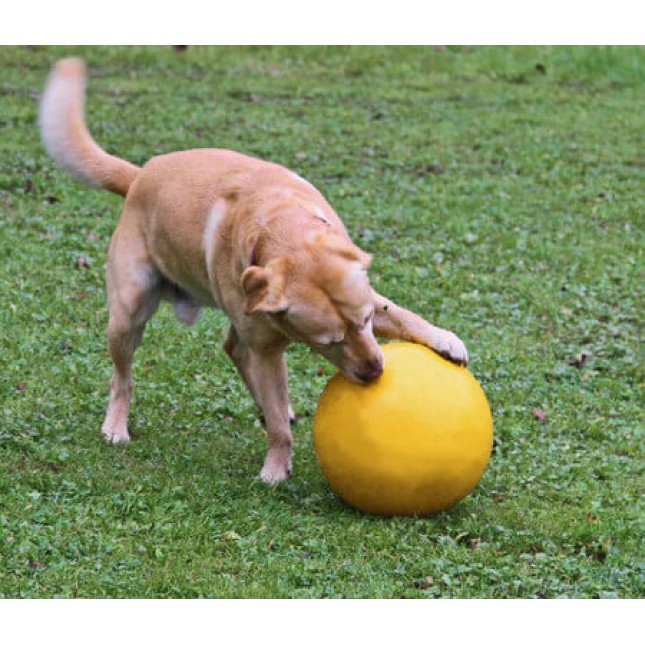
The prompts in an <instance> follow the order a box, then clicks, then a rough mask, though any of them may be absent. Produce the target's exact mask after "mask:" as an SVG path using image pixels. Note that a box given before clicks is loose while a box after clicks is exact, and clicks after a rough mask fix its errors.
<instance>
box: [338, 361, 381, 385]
mask: <svg viewBox="0 0 645 645" xmlns="http://www.w3.org/2000/svg"><path fill="white" fill-rule="evenodd" d="M382 373H383V362H382V361H377V360H375V361H370V362H369V363H367V364H366V365H364V366H362V367H361V369H360V370H355V371H352V372H345V375H346V376H347V377H348V378H350V379H351V380H352V381H354V382H355V383H359V384H360V385H368V384H369V383H373V382H374V381H376V380H378V379H379V377H380V376H381V374H382Z"/></svg>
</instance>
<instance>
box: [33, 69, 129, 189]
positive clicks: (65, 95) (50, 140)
mask: <svg viewBox="0 0 645 645" xmlns="http://www.w3.org/2000/svg"><path fill="white" fill-rule="evenodd" d="M38 124H39V126H40V135H41V137H42V140H43V143H44V145H45V149H46V150H47V152H48V153H49V155H50V156H51V157H52V158H53V160H54V161H55V162H56V163H57V164H58V165H59V166H61V167H62V168H64V169H65V170H67V171H68V172H69V173H71V174H72V175H73V176H74V177H76V178H77V179H80V180H81V181H83V182H85V183H86V184H89V185H90V186H96V187H99V188H105V189H107V190H109V191H111V192H113V193H117V194H118V195H123V196H125V195H126V194H127V192H128V189H129V188H130V185H131V184H132V182H133V181H134V180H135V178H136V176H137V175H138V174H139V171H140V168H139V167H138V166H135V165H133V164H131V163H129V162H127V161H124V160H123V159H119V158H118V157H113V156H112V155H109V154H108V153H107V152H105V151H104V150H102V149H101V148H99V146H98V145H97V144H96V143H95V142H94V140H93V139H92V136H91V135H90V133H89V132H88V130H87V126H86V125H85V65H84V63H83V61H82V60H81V59H79V58H65V59H63V60H61V61H59V62H58V63H56V65H54V67H53V69H52V71H51V73H50V75H49V78H48V79H47V84H46V85H45V91H44V93H43V97H42V100H41V102H40V116H39V119H38Z"/></svg>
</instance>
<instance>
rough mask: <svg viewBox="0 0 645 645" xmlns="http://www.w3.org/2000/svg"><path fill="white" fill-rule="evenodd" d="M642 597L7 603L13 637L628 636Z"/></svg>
mask: <svg viewBox="0 0 645 645" xmlns="http://www.w3.org/2000/svg"><path fill="white" fill-rule="evenodd" d="M643 604H644V603H643V601H639V600H606V601H597V600H552V601H549V600H543V601H540V600H509V601H504V600H498V601H487V600H461V601H458V600H395V601H387V600H346V601H343V600H338V601H336V600H320V601H306V600H303V601H295V600H294V601H288V600H266V601H264V600H157V601H154V600H139V601H127V600H105V601H100V600H96V601H92V600H75V601H74V600H72V601H65V600H51V601H47V600H33V601H28V600H25V601H0V616H1V617H2V632H3V636H4V637H5V638H6V639H7V642H20V643H28V644H29V643H32V642H33V643H45V642H46V643H48V644H51V645H57V644H58V643H61V644H64V645H76V644H77V643H78V644H79V645H87V643H92V645H103V644H105V645H114V644H115V643H124V644H126V643H154V644H155V645H163V644H165V643H169V644H172V645H177V644H178V643H190V645H194V644H199V643H202V642H208V643H212V642H217V643H228V642H231V643H242V644H244V643H248V642H251V643H262V644H263V645H270V644H272V643H277V644H279V645H291V644H292V643H293V644H296V643H297V644H298V645H302V643H303V642H305V643H307V642H316V643H319V642H329V641H330V639H333V642H334V643H368V644H370V645H373V644H375V643H388V645H391V644H392V643H396V644H399V645H407V644H408V643H409V644H412V643H444V642H446V643H455V644H461V643H469V644H474V643H476V644H477V645H482V644H487V643H495V645H505V644H506V643H509V644H512V645H517V643H522V645H533V644H535V645H544V644H545V643H585V645H595V644H596V643H597V644H598V645H606V643H627V642H631V641H632V640H633V639H634V637H635V636H634V635H635V634H638V633H640V632H641V631H642V630H641V629H640V623H641V620H640V617H641V616H642V614H643Z"/></svg>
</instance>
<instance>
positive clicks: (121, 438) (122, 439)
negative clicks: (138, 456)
mask: <svg viewBox="0 0 645 645" xmlns="http://www.w3.org/2000/svg"><path fill="white" fill-rule="evenodd" d="M101 434H102V435H103V439H105V441H106V442H107V443H110V444H117V443H121V444H126V443H129V442H130V435H129V434H128V431H127V430H126V431H125V432H123V431H122V430H121V431H115V430H113V429H108V428H103V430H102V432H101Z"/></svg>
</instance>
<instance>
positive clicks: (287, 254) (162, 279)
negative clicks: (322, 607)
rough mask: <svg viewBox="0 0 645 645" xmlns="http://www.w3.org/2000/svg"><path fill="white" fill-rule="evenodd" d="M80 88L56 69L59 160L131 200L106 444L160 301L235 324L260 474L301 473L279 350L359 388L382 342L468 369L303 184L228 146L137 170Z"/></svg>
mask: <svg viewBox="0 0 645 645" xmlns="http://www.w3.org/2000/svg"><path fill="white" fill-rule="evenodd" d="M85 82H86V73H85V65H84V63H83V61H82V60H80V59H78V58H67V59H63V60H61V61H59V62H58V63H56V64H55V65H54V67H53V68H52V71H51V73H50V75H49V78H48V80H47V83H46V86H45V90H44V93H43V96H42V99H41V104H40V114H39V127H40V132H41V137H42V140H43V144H44V146H45V149H46V150H47V152H48V153H49V155H50V156H51V157H52V159H53V160H54V161H55V162H56V163H57V164H58V165H59V166H60V167H62V168H63V169H65V170H66V171H68V172H69V173H71V174H72V175H73V176H75V177H76V178H78V179H80V180H81V181H83V182H84V183H86V184H89V185H90V186H94V187H99V188H104V189H107V190H108V191H111V192H113V193H116V194H118V195H121V196H123V197H124V198H125V204H124V208H123V213H122V216H121V219H120V221H119V223H118V225H117V227H116V229H115V231H114V234H113V236H112V239H111V242H110V249H109V257H108V264H107V296H108V309H109V324H108V344H109V352H110V356H111V358H112V362H113V372H112V378H111V383H110V398H109V403H108V408H107V413H106V416H105V422H104V423H103V428H102V433H103V436H104V437H105V439H106V440H107V441H108V442H110V443H125V442H127V441H129V439H130V436H129V434H128V411H129V407H130V400H131V397H132V391H133V387H134V382H133V378H132V362H133V357H134V353H135V350H136V349H137V346H138V345H139V343H140V342H141V338H142V335H143V331H144V327H145V325H146V322H147V321H148V320H149V319H150V317H151V316H152V315H153V314H154V313H155V311H156V309H157V307H158V306H159V304H160V302H161V301H162V300H165V301H169V302H171V303H172V304H173V305H174V310H175V313H176V315H177V317H178V318H179V319H180V320H181V321H183V322H185V323H188V324H192V323H194V322H195V321H196V320H197V317H198V316H199V313H200V310H201V309H202V308H203V307H217V308H220V309H222V310H223V311H224V312H225V313H226V314H227V315H228V317H229V318H230V322H231V325H230V328H229V330H228V337H227V338H226V340H225V342H224V345H223V347H224V349H225V351H226V352H227V354H228V355H229V356H230V358H231V359H232V361H233V363H234V364H235V366H236V367H237V369H238V371H239V373H240V375H241V376H242V379H243V380H244V382H245V384H246V386H247V388H248V390H249V392H250V393H251V395H252V396H253V398H254V400H255V402H256V403H257V405H258V407H259V408H260V410H261V412H262V414H263V416H264V420H265V423H266V430H267V437H268V450H267V454H266V458H265V460H264V465H263V467H262V469H261V471H260V478H261V479H262V480H263V481H264V482H266V483H268V484H277V483H278V482H281V481H283V480H284V479H286V478H287V477H288V476H289V475H290V474H291V470H292V455H291V452H292V450H291V448H292V443H293V438H292V434H291V428H290V422H291V421H293V420H294V414H293V410H292V409H291V406H290V404H289V395H288V389H287V364H286V360H285V356H284V352H285V350H286V348H287V346H288V345H289V344H290V343H293V342H300V343H305V344H307V345H308V346H309V347H310V348H311V349H312V350H313V351H314V352H316V353H318V354H320V355H321V356H323V357H324V358H325V359H327V360H328V361H329V362H331V363H332V364H333V365H335V366H336V367H337V368H338V369H339V370H340V371H341V372H342V373H343V374H344V375H345V376H346V377H347V378H349V379H351V380H353V381H356V382H358V383H363V384H366V383H370V382H372V381H374V380H375V379H378V377H379V376H380V375H381V373H382V371H383V354H382V352H381V349H380V347H379V345H378V343H377V341H376V337H380V338H385V339H401V340H406V341H410V342H414V343H419V344H421V345H425V346H426V347H429V348H430V349H432V350H434V351H435V352H437V353H439V354H441V355H442V356H444V357H446V358H448V359H449V360H451V361H453V362H455V363H458V364H461V365H465V364H466V363H467V360H468V355H467V352H466V348H465V346H464V344H463V343H462V341H461V340H460V339H459V338H458V337H457V336H456V335H455V334H454V333H452V332H450V331H446V330H444V329H441V328H439V327H435V326H433V325H431V324H429V323H427V322H426V321H425V320H423V319H422V318H421V317H419V316H417V315H416V314H414V313H412V312H410V311H408V310H406V309H403V308H401V307H398V306H397V305H396V304H394V303H393V302H391V301H390V300H388V299H387V298H385V297H383V296H381V295H379V294H378V293H377V292H376V291H375V290H374V289H373V288H372V287H371V286H370V282H369V279H368V273H367V270H368V268H369V266H370V261H371V256H370V255H369V254H367V253H365V252H364V251H363V250H361V249H360V248H359V247H358V246H356V245H355V244H354V243H353V242H352V240H351V239H350V237H349V235H348V233H347V231H346V229H345V227H344V225H343V223H342V222H341V220H340V218H339V217H338V215H337V214H336V213H335V212H334V210H333V208H332V207H331V206H330V205H329V204H328V203H327V201H326V200H325V198H324V197H323V196H322V194H321V193H320V192H319V191H318V190H317V189H316V188H315V187H314V186H313V185H312V184H311V183H309V182H308V181H307V180H305V179H303V178H302V177H300V176H299V175H298V174H296V173H294V172H292V171H291V170H288V169H287V168H285V167H283V166H280V165H278V164H275V163H270V162H267V161H262V160H260V159H257V158H254V157H250V156H246V155H244V154H240V153H237V152H233V151H230V150H221V149H195V150H186V151H182V152H173V153H170V154H165V155H160V156H156V157H153V158H151V159H150V160H149V161H148V162H147V163H146V164H144V165H143V166H142V167H138V166H135V165H133V164H131V163H129V162H127V161H125V160H123V159H120V158H118V157H115V156H112V155H110V154H108V153H106V152H105V151H104V150H102V149H101V148H100V147H99V146H98V145H97V144H96V142H95V141H94V140H93V139H92V137H91V135H90V133H89V131H88V129H87V126H86V123H85Z"/></svg>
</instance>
